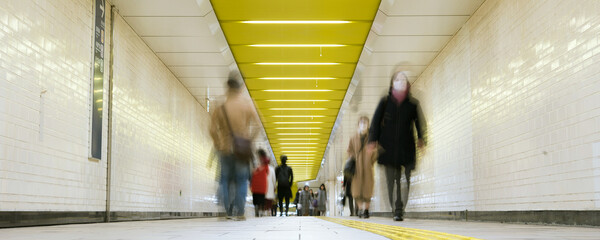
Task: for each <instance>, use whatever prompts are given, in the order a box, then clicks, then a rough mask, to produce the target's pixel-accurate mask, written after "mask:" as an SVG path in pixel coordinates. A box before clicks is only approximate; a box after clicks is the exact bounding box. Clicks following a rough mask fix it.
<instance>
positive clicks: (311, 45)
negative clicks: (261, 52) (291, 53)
mask: <svg viewBox="0 0 600 240" xmlns="http://www.w3.org/2000/svg"><path fill="white" fill-rule="evenodd" d="M249 46H250V47H345V46H346V45H343V44H252V45H249Z"/></svg>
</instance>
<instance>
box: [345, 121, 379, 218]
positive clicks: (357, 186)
mask: <svg viewBox="0 0 600 240" xmlns="http://www.w3.org/2000/svg"><path fill="white" fill-rule="evenodd" d="M368 126H369V118H368V117H365V116H362V117H360V118H359V120H358V132H357V133H356V134H355V135H354V136H353V137H352V138H351V139H350V144H349V146H348V154H349V155H350V156H351V157H352V158H354V159H355V160H356V168H355V173H354V175H353V177H352V183H353V184H352V186H351V188H352V196H353V197H354V200H355V201H356V205H357V206H358V216H359V217H364V218H369V205H370V204H371V197H373V185H374V184H375V178H374V177H373V164H375V161H377V158H376V152H375V151H373V152H368V151H366V149H365V146H366V145H367V141H368V139H369V127H368Z"/></svg>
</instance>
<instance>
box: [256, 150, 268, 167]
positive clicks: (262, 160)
mask: <svg viewBox="0 0 600 240" xmlns="http://www.w3.org/2000/svg"><path fill="white" fill-rule="evenodd" d="M258 159H259V160H260V163H261V164H264V165H268V164H269V161H270V160H269V157H268V156H267V152H265V150H263V149H262V148H261V149H258Z"/></svg>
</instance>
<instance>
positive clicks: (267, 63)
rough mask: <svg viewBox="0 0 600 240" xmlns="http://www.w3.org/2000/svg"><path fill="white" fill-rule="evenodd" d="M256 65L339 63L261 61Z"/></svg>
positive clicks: (326, 63)
mask: <svg viewBox="0 0 600 240" xmlns="http://www.w3.org/2000/svg"><path fill="white" fill-rule="evenodd" d="M255 64H256V65H339V64H341V63H333V62H262V63H255Z"/></svg>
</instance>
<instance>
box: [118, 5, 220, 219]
mask: <svg viewBox="0 0 600 240" xmlns="http://www.w3.org/2000/svg"><path fill="white" fill-rule="evenodd" d="M114 56H115V62H114V71H115V73H114V74H115V75H114V108H113V114H114V115H113V121H114V125H113V144H112V153H113V155H112V181H113V185H112V186H113V188H112V191H111V194H112V196H111V210H113V211H172V212H191V211H206V212H215V211H216V205H215V204H214V199H212V197H213V196H214V194H215V192H216V185H215V169H216V164H213V167H212V168H208V167H207V166H208V161H209V159H208V157H209V154H210V151H211V148H212V141H211V140H210V137H209V135H208V121H209V117H208V114H207V113H206V110H205V109H204V108H202V107H201V106H200V104H199V103H198V102H197V101H196V100H195V98H194V97H193V96H192V95H191V94H190V93H189V92H188V91H187V89H186V88H185V87H184V86H183V85H182V84H181V83H180V82H179V81H178V80H177V78H175V76H174V75H173V74H172V73H171V72H170V71H169V70H168V69H167V68H166V67H165V66H164V64H163V63H162V62H161V61H160V60H159V58H158V57H157V56H156V55H155V54H154V53H153V52H152V50H150V49H149V48H148V46H146V44H145V43H144V42H143V41H142V40H141V38H140V37H138V36H137V35H136V34H135V32H134V31H133V30H132V29H131V28H130V27H129V25H128V24H127V23H126V22H125V21H124V20H123V19H122V18H121V17H120V16H116V18H115V46H114Z"/></svg>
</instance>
